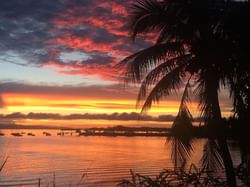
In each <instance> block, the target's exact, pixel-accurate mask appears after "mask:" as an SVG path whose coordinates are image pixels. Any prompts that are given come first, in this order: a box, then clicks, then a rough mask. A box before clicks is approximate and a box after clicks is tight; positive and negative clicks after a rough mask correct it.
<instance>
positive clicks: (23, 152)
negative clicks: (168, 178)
mask: <svg viewBox="0 0 250 187" xmlns="http://www.w3.org/2000/svg"><path fill="white" fill-rule="evenodd" d="M22 131H24V132H26V134H24V135H23V137H12V136H10V135H9V134H10V133H11V132H21V131H20V130H8V131H4V133H6V134H7V135H6V136H5V137H0V144H1V145H0V146H1V153H3V152H6V153H7V155H9V160H8V163H7V165H6V169H5V170H4V171H3V173H2V174H1V178H2V179H3V180H7V179H8V180H11V179H14V178H16V177H19V178H20V179H25V178H37V177H41V178H43V181H46V182H49V181H52V173H53V172H55V173H56V179H57V182H58V185H60V184H65V186H66V184H69V183H70V181H72V179H74V180H76V181H75V182H77V181H78V180H79V178H80V177H81V175H82V174H83V173H84V172H86V173H87V174H88V177H87V178H86V183H87V184H90V186H93V187H94V186H100V187H101V186H105V187H108V186H115V184H117V181H119V180H121V179H124V178H126V177H128V176H129V170H130V169H133V170H134V171H135V172H140V173H142V174H143V173H144V174H147V175H155V174H158V173H159V172H160V171H161V170H162V169H163V168H171V167H172V166H173V165H172V161H171V158H170V150H171V148H170V145H169V144H168V143H166V142H167V140H166V138H165V137H71V136H67V137H66V136H65V137H60V136H57V135H56V133H57V132H58V131H57V130H50V131H49V132H50V133H51V134H52V136H48V137H47V136H44V135H43V134H42V132H43V131H44V130H22ZM27 132H31V133H34V134H35V135H36V136H34V137H30V136H27ZM196 144H197V143H196ZM199 144H201V145H202V144H203V142H201V141H200V142H199ZM197 147H198V149H196V150H195V154H194V155H195V157H194V160H193V161H194V162H196V163H197V161H198V160H199V158H200V157H201V152H202V150H201V149H200V148H199V146H197ZM91 184H92V185H91ZM111 184H112V185H111ZM62 186H64V185H62Z"/></svg>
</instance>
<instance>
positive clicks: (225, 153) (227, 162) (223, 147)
mask: <svg viewBox="0 0 250 187" xmlns="http://www.w3.org/2000/svg"><path fill="white" fill-rule="evenodd" d="M215 92H216V93H214V94H215V95H214V96H215V97H213V100H214V101H213V109H212V112H213V115H214V118H215V121H214V124H215V125H216V126H217V127H219V129H218V130H219V133H218V134H217V141H218V145H219V148H220V152H221V156H222V159H223V163H224V167H225V172H226V177H227V183H228V186H229V187H235V186H236V179H235V173H234V168H233V162H232V158H231V155H230V152H229V149H228V145H227V141H226V137H225V135H223V128H222V127H221V125H222V124H221V122H222V117H221V111H220V106H219V99H218V92H217V90H216V89H215Z"/></svg>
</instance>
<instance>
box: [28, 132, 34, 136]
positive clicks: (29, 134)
mask: <svg viewBox="0 0 250 187" xmlns="http://www.w3.org/2000/svg"><path fill="white" fill-rule="evenodd" d="M27 135H28V136H35V135H34V134H32V133H30V132H29V133H28V134H27Z"/></svg>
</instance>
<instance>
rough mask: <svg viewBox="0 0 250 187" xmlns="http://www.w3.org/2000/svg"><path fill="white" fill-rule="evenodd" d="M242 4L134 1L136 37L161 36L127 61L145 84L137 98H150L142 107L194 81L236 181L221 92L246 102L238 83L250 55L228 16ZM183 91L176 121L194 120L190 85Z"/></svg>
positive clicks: (133, 76)
mask: <svg viewBox="0 0 250 187" xmlns="http://www.w3.org/2000/svg"><path fill="white" fill-rule="evenodd" d="M242 4H244V6H245V4H246V5H247V6H248V7H249V3H248V2H234V1H224V0H207V1H199V0H191V1H183V0H163V1H157V0H138V1H136V2H135V3H133V4H132V6H131V7H130V24H129V28H130V31H131V36H132V38H133V39H135V38H136V36H137V35H138V34H145V33H151V32H152V33H154V34H156V35H157V39H156V42H155V44H154V45H153V46H151V47H149V48H147V49H144V50H141V51H139V52H137V53H135V54H133V55H131V56H129V57H127V58H125V59H124V60H123V61H122V62H121V64H124V65H126V67H127V71H126V73H125V74H126V77H127V79H128V81H132V82H135V83H140V84H141V88H140V91H139V94H138V100H137V101H138V103H137V104H140V101H144V102H143V105H142V112H146V111H147V110H148V109H150V107H151V105H152V103H153V102H159V100H160V99H162V98H163V97H165V96H168V95H170V94H172V93H175V92H177V91H178V90H179V89H180V88H182V87H190V84H192V87H194V88H195V92H194V93H195V95H196V96H197V97H198V99H199V107H200V110H201V118H202V119H204V122H205V124H207V125H208V126H209V127H210V128H209V129H210V130H211V131H210V132H214V135H215V137H216V138H217V141H218V146H219V151H220V153H221V154H222V158H223V162H224V166H225V169H226V174H227V178H228V182H229V185H230V186H235V185H236V182H235V176H234V171H233V165H232V160H231V157H230V153H229V150H228V147H227V143H226V139H225V138H226V137H224V136H223V133H222V132H223V127H222V125H221V118H222V117H221V110H220V105H219V99H218V93H219V90H220V89H221V88H222V87H226V88H227V89H228V90H229V91H230V93H231V96H232V97H233V99H234V101H235V105H234V106H235V109H236V110H237V108H240V107H239V106H240V105H239V104H238V103H239V102H240V101H241V100H242V98H243V96H242V94H240V93H241V92H242V87H244V86H245V85H244V86H239V84H238V83H239V82H240V80H241V79H242V77H244V76H243V75H245V74H249V72H247V73H246V72H245V71H244V70H243V69H244V68H242V69H241V70H243V71H241V74H239V66H241V65H242V64H241V63H240V62H241V61H240V60H241V59H240V58H239V57H242V58H243V59H244V60H246V59H248V58H245V53H242V52H239V46H238V45H239V42H240V40H238V39H237V37H236V36H237V34H238V33H237V31H235V30H234V28H233V27H232V26H229V25H230V24H229V21H228V18H229V17H230V16H233V15H235V12H237V11H238V10H239V9H240V8H241V6H242ZM239 5H240V6H239ZM190 77H191V78H190ZM188 78H189V79H190V80H189V81H188V80H187V79H188ZM236 87H240V88H239V89H238V90H237V89H236ZM183 94H184V95H183V97H182V102H181V105H180V111H179V113H178V115H177V120H176V121H175V123H174V124H175V125H174V126H176V124H178V126H181V125H185V126H186V127H187V126H189V123H182V122H181V119H183V118H186V119H190V118H191V114H190V112H189V110H188V106H187V105H186V104H185V100H186V98H187V97H186V96H185V95H187V94H188V91H187V89H186V88H185V89H184V93H183ZM186 119H185V121H187V120H186ZM178 121H179V122H178ZM214 130H216V131H214ZM216 132H217V134H216Z"/></svg>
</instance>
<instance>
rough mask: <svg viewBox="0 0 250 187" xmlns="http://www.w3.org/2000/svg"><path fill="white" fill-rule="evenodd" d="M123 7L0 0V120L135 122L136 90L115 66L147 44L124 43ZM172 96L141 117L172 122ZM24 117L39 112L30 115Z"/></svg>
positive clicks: (91, 0) (94, 0)
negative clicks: (32, 114) (63, 119)
mask: <svg viewBox="0 0 250 187" xmlns="http://www.w3.org/2000/svg"><path fill="white" fill-rule="evenodd" d="M128 7H129V1H127V0H114V1H108V0H42V1H33V0H25V1H20V0H8V1H0V94H1V100H0V107H1V119H2V120H3V119H5V120H7V119H8V120H13V119H15V120H17V119H18V120H19V122H21V121H20V119H22V120H26V122H25V123H26V124H31V123H28V122H27V119H29V120H31V119H33V120H34V119H42V120H45V119H47V118H48V119H54V118H55V120H58V119H59V118H61V117H55V116H53V115H49V114H59V115H60V116H70V115H72V114H81V115H83V114H85V115H84V116H81V117H79V116H78V118H77V117H76V119H79V118H81V119H99V120H100V119H104V120H110V119H113V118H115V120H128V119H135V116H134V115H135V114H134V113H131V112H140V110H136V107H135V103H136V94H137V91H138V88H137V87H136V86H133V85H130V86H128V87H126V88H124V85H123V82H122V77H121V74H120V72H119V71H118V70H117V69H115V68H114V65H115V64H117V62H119V61H120V60H121V59H123V58H124V57H126V56H128V55H130V54H132V53H133V52H135V51H138V50H140V49H143V48H145V47H147V46H150V45H151V44H152V39H149V38H147V37H144V38H143V37H141V38H139V39H137V40H136V41H135V42H132V41H131V38H130V37H129V33H128V29H127V27H126V24H127V22H128V18H127V16H128V13H127V9H128ZM179 98H180V96H179V95H174V96H171V97H169V98H166V100H165V101H163V102H161V103H160V105H159V106H157V105H155V107H153V108H152V110H151V111H150V113H148V115H150V116H151V117H153V118H147V119H148V120H150V121H152V120H153V121H156V122H157V121H164V120H163V118H164V117H170V118H168V119H170V120H171V119H172V118H171V116H175V115H176V113H177V111H178V106H179ZM221 98H222V102H221V106H222V107H223V112H224V114H226V115H228V114H229V112H230V109H231V108H230V102H229V100H228V96H227V95H226V94H224V92H223V94H222V97H221ZM191 111H193V112H195V111H196V108H195V107H191ZM31 112H32V113H34V114H36V113H40V114H41V113H44V114H45V113H46V115H43V116H42V117H41V116H39V115H37V116H36V117H34V116H33V117H30V115H28V114H29V113H31ZM13 113H15V114H13ZM86 113H88V115H86ZM117 113H118V114H117ZM124 113H127V114H126V115H124ZM96 114H99V115H96ZM196 114H197V113H196ZM11 115H12V116H11ZM114 116H115V117H114ZM159 117H163V118H161V119H159ZM69 118H70V117H69ZM72 118H73V119H74V117H72ZM164 119H165V118H164ZM15 120H14V121H15ZM113 120H114V119H113ZM25 123H24V124H25ZM32 123H33V121H32ZM34 123H35V122H34Z"/></svg>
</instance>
